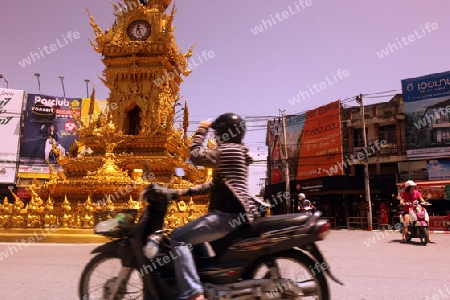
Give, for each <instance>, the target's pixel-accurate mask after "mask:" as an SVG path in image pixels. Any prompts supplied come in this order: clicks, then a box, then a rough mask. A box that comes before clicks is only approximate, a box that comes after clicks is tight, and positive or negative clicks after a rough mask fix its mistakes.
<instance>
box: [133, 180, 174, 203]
mask: <svg viewBox="0 0 450 300" xmlns="http://www.w3.org/2000/svg"><path fill="white" fill-rule="evenodd" d="M179 196H180V193H179V191H178V190H175V189H170V188H167V187H165V186H163V185H161V184H158V183H152V184H150V185H148V186H147V187H146V188H145V189H144V190H143V191H142V192H141V194H140V195H139V199H140V200H141V201H147V202H151V201H164V202H169V201H171V200H175V199H177V198H178V197H179Z"/></svg>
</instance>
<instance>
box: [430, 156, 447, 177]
mask: <svg viewBox="0 0 450 300" xmlns="http://www.w3.org/2000/svg"><path fill="white" fill-rule="evenodd" d="M427 170H428V179H429V180H448V179H450V159H430V160H429V161H428V162H427Z"/></svg>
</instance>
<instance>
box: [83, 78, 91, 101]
mask: <svg viewBox="0 0 450 300" xmlns="http://www.w3.org/2000/svg"><path fill="white" fill-rule="evenodd" d="M84 82H86V98H89V82H90V80H89V79H87V78H86V79H85V80H84Z"/></svg>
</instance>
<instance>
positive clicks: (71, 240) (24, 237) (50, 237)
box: [0, 228, 110, 244]
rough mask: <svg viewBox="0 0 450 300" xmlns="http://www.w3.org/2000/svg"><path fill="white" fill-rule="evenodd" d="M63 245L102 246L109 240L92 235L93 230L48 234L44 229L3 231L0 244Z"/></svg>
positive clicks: (0, 231)
mask: <svg viewBox="0 0 450 300" xmlns="http://www.w3.org/2000/svg"><path fill="white" fill-rule="evenodd" d="M21 241H22V242H23V241H26V242H30V243H63V244H103V243H106V242H108V241H110V239H109V238H107V237H104V236H101V235H98V234H94V233H93V229H59V230H56V232H50V230H48V228H47V230H46V228H30V229H14V228H13V229H3V230H0V243H20V242H21Z"/></svg>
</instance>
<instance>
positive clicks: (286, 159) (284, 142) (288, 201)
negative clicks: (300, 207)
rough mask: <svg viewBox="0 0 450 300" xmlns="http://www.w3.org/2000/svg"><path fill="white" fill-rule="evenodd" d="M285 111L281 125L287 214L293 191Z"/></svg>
mask: <svg viewBox="0 0 450 300" xmlns="http://www.w3.org/2000/svg"><path fill="white" fill-rule="evenodd" d="M284 112H285V111H284V110H283V111H281V124H282V127H283V150H284V159H283V160H284V164H283V165H284V176H285V177H284V180H285V181H286V194H287V195H288V196H287V199H286V207H285V213H289V212H290V210H291V189H290V185H289V177H290V176H289V162H288V153H287V145H286V115H285V114H284Z"/></svg>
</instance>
